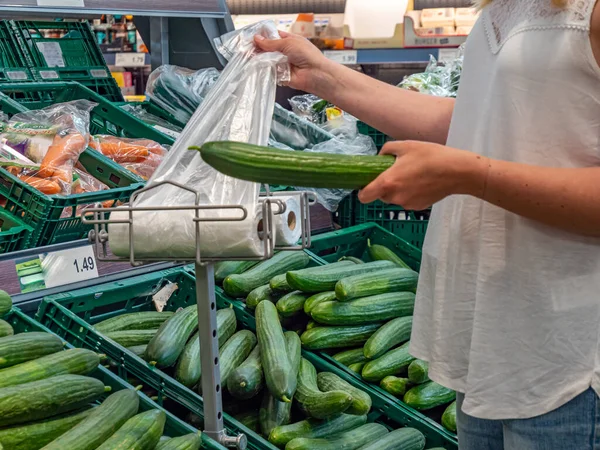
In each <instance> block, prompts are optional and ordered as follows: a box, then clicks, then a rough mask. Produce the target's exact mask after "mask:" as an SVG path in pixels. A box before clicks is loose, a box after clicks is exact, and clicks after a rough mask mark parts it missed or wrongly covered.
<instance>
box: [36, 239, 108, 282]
mask: <svg viewBox="0 0 600 450" xmlns="http://www.w3.org/2000/svg"><path fill="white" fill-rule="evenodd" d="M40 259H41V263H42V273H43V274H44V282H45V284H46V287H47V288H50V287H55V286H62V285H65V284H70V283H75V282H77V281H85V280H90V279H92V278H98V264H97V263H96V257H95V255H94V248H93V246H91V245H87V246H85V247H77V248H70V249H67V250H60V251H57V252H52V253H47V254H45V255H40Z"/></svg>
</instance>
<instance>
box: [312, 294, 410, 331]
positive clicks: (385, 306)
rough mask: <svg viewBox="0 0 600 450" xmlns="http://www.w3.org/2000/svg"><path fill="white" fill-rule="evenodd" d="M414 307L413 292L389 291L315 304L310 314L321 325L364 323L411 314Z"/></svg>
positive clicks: (383, 320)
mask: <svg viewBox="0 0 600 450" xmlns="http://www.w3.org/2000/svg"><path fill="white" fill-rule="evenodd" d="M414 308H415V294H413V293H412V292H390V293H388V294H379V295H373V296H371V297H364V298H359V299H357V300H353V301H351V302H323V303H320V304H318V305H317V306H315V307H314V308H313V309H312V311H311V312H310V315H311V317H312V318H313V319H314V320H316V321H317V322H319V323H321V324H323V325H366V324H369V323H375V322H385V321H387V320H391V319H395V318H397V317H405V316H412V313H413V310H414Z"/></svg>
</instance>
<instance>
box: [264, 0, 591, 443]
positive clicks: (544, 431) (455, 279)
mask: <svg viewBox="0 0 600 450" xmlns="http://www.w3.org/2000/svg"><path fill="white" fill-rule="evenodd" d="M483 3H485V5H484V4H483ZM483 3H482V5H481V6H484V7H483V11H482V16H481V18H480V20H479V21H478V23H477V25H476V26H475V28H474V29H473V31H472V33H471V35H470V36H469V39H468V42H467V45H466V51H465V61H464V70H463V74H462V79H461V85H460V89H459V93H458V98H457V100H456V101H454V100H452V99H444V98H434V97H428V96H426V95H422V94H418V93H415V92H409V91H404V90H401V89H398V88H396V87H393V86H389V85H386V84H384V83H381V82H379V81H376V80H374V79H371V78H368V77H366V76H364V75H361V74H359V73H357V72H354V71H352V70H350V69H348V68H344V67H342V66H339V65H336V64H334V63H332V62H330V61H328V60H326V59H325V58H324V57H323V56H322V55H321V53H320V52H319V51H318V50H317V49H316V48H314V47H313V46H311V45H310V44H309V43H308V42H307V41H305V40H303V39H301V38H299V37H296V36H291V35H287V34H285V35H284V36H283V39H281V40H275V41H267V40H265V39H260V38H257V44H258V45H259V46H260V47H261V48H262V49H263V50H265V51H281V52H283V53H284V54H286V55H287V56H288V58H289V61H290V63H291V64H292V65H293V69H292V79H291V82H290V85H291V86H292V87H294V88H297V89H301V90H305V91H309V92H312V93H314V94H316V95H318V96H320V97H323V98H326V99H328V100H329V101H331V102H332V103H334V104H336V105H338V106H339V107H341V108H343V109H344V110H346V111H348V112H350V113H351V114H354V115H356V116H357V117H359V118H360V119H361V120H364V121H365V122H367V123H369V124H370V125H372V126H374V127H375V128H377V129H379V130H381V131H383V132H385V133H387V134H389V135H391V136H393V137H394V138H396V139H401V140H403V141H398V142H392V143H388V144H387V145H386V146H385V147H384V149H383V151H382V153H387V154H393V155H396V156H397V159H396V163H395V164H394V166H393V167H392V168H391V169H389V170H388V171H387V172H385V173H383V174H382V175H381V176H380V177H379V178H378V179H377V180H375V181H374V182H373V183H371V184H370V185H369V186H367V187H366V188H365V189H363V191H362V192H361V193H360V199H361V201H362V202H371V201H373V200H376V199H381V200H383V201H386V202H388V203H395V204H399V205H402V206H404V207H405V208H407V209H422V208H426V207H428V206H430V205H432V204H435V206H434V208H433V213H432V217H431V221H430V225H429V227H430V228H429V231H428V234H427V239H426V242H425V245H424V249H423V263H422V268H421V274H420V282H419V289H418V299H417V304H416V308H415V320H414V328H413V336H412V340H411V351H412V354H413V355H414V356H416V357H418V358H422V359H425V360H427V361H429V362H430V376H431V378H432V379H433V380H435V381H437V382H439V383H441V384H442V385H445V386H447V387H449V388H452V389H455V390H456V391H458V392H459V395H458V405H459V413H458V427H459V428H458V435H459V442H460V448H461V449H464V450H486V449H491V450H496V449H498V450H500V449H506V450H530V449H540V450H542V449H543V450H552V449H556V450H571V449H577V450H585V449H600V402H599V401H598V395H597V392H598V391H599V388H600V363H599V358H600V352H599V343H600V339H599V333H600V68H599V65H598V63H599V62H600V8H595V0H568V1H559V0H494V1H492V2H489V1H487V2H483Z"/></svg>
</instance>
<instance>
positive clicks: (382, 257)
mask: <svg viewBox="0 0 600 450" xmlns="http://www.w3.org/2000/svg"><path fill="white" fill-rule="evenodd" d="M367 243H368V250H369V256H370V257H371V259H372V260H373V261H391V262H393V263H394V264H396V265H397V266H398V267H403V268H405V269H410V268H411V267H410V266H409V265H408V264H406V263H405V262H404V261H403V260H402V258H400V257H399V256H398V255H396V253H394V252H393V251H392V250H390V249H389V248H387V247H385V246H383V245H378V244H374V245H371V239H369V240H367Z"/></svg>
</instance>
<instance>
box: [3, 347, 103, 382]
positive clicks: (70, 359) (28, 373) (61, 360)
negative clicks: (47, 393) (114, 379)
mask: <svg viewBox="0 0 600 450" xmlns="http://www.w3.org/2000/svg"><path fill="white" fill-rule="evenodd" d="M99 364H100V358H99V357H98V355H97V354H96V353H94V352H92V351H91V350H85V349H82V348H72V349H70V350H65V351H62V352H57V353H54V354H52V355H46V356H42V357H41V358H38V359H34V360H33V361H28V362H24V363H21V364H18V365H16V366H12V367H8V368H6V369H2V370H0V388H5V387H7V386H13V385H16V384H24V383H30V382H32V381H37V380H43V379H45V378H50V377H53V376H56V375H66V374H69V373H70V374H74V375H87V374H89V373H92V372H93V371H94V370H96V368H97V367H98V365H99Z"/></svg>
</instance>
